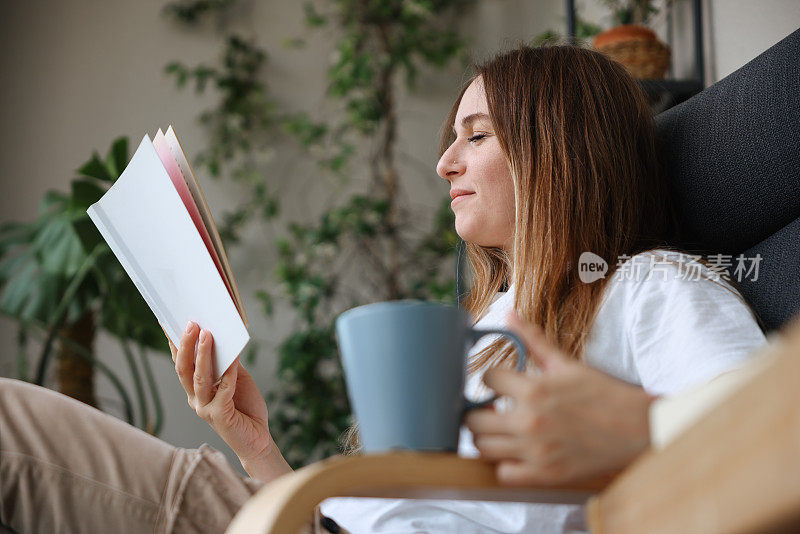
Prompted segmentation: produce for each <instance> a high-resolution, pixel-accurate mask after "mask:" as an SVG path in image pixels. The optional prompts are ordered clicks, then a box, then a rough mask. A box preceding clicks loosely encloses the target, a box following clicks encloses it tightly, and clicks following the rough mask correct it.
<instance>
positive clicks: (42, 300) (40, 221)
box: [0, 138, 167, 434]
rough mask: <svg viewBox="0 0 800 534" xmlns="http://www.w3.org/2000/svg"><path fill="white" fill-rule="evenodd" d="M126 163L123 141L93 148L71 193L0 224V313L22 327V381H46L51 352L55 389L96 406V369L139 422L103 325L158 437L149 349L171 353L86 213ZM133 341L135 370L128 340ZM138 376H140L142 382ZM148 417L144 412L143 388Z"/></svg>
mask: <svg viewBox="0 0 800 534" xmlns="http://www.w3.org/2000/svg"><path fill="white" fill-rule="evenodd" d="M127 163H128V140H127V139H126V138H119V139H117V140H116V141H115V142H114V143H113V144H112V146H111V149H110V150H109V152H108V156H107V157H106V159H105V160H103V159H101V158H100V157H99V156H98V155H97V154H96V153H95V154H94V155H93V156H92V158H91V159H90V160H89V161H88V162H86V163H85V164H84V165H83V166H81V167H80V169H78V171H77V172H78V174H79V175H80V176H79V177H78V178H76V179H74V180H73V181H72V183H71V188H70V192H69V193H64V192H61V191H49V192H47V193H46V194H45V195H44V198H43V199H42V201H41V204H40V210H39V215H38V217H37V218H36V219H35V220H33V221H32V222H8V223H5V224H3V225H2V226H0V313H3V314H4V315H7V316H9V317H11V318H12V319H14V320H15V321H17V323H18V325H19V338H18V339H19V342H20V345H21V346H20V351H19V360H18V365H19V373H18V375H19V378H21V379H23V380H30V381H33V382H35V383H36V384H39V385H44V382H45V378H46V374H47V371H48V369H49V367H50V364H51V363H52V361H53V355H54V354H55V361H56V369H55V379H56V380H55V381H56V386H57V389H58V390H60V391H61V392H63V393H65V394H67V395H69V396H71V397H73V398H76V399H78V400H81V401H83V402H86V403H87V404H90V405H93V406H96V405H97V399H96V397H95V391H94V371H95V370H97V371H99V372H101V373H102V374H104V375H105V376H107V377H108V378H109V380H110V381H111V383H112V384H113V385H114V387H115V388H116V389H117V391H118V393H119V395H120V398H121V400H122V403H123V406H124V415H125V418H126V419H127V420H128V422H129V423H131V424H135V417H134V410H133V405H132V403H131V395H129V394H128V392H127V391H126V389H125V387H124V386H123V385H122V381H121V380H120V379H119V377H118V375H117V374H116V373H115V372H114V371H113V370H112V369H110V368H108V367H107V366H106V365H104V364H103V363H102V362H101V361H100V360H98V359H97V358H96V357H95V355H94V351H93V341H94V339H95V335H96V332H97V330H98V329H100V328H102V329H104V330H106V331H107V332H109V333H111V334H112V335H114V336H116V337H117V338H118V339H119V341H120V343H121V345H122V348H123V352H124V354H125V357H126V360H127V363H128V367H129V370H130V373H131V378H132V381H133V384H134V389H135V395H136V399H137V400H138V412H139V422H140V426H141V427H142V428H143V429H145V430H147V431H149V432H151V433H153V434H157V433H158V432H159V430H160V428H161V422H162V409H161V402H160V399H159V396H158V392H157V390H156V387H155V382H154V379H153V375H152V372H151V370H150V366H149V362H148V360H147V355H146V354H145V351H144V349H145V348H153V349H157V350H159V351H162V352H164V353H166V352H167V347H166V342H165V340H164V335H163V333H162V331H161V329H160V327H159V325H158V322H157V320H156V319H155V317H154V316H153V314H152V313H151V312H150V309H149V308H148V307H147V304H146V303H145V302H144V300H143V299H142V297H141V296H140V295H139V292H138V291H137V290H136V287H135V286H134V285H133V283H132V282H131V280H130V278H129V277H128V275H127V274H126V273H125V271H124V270H123V268H122V266H121V265H120V264H119V262H118V261H117V259H116V257H115V256H114V254H113V253H112V252H111V249H110V248H109V247H108V245H107V244H106V243H105V241H104V240H103V239H102V237H101V235H100V233H99V232H98V231H97V229H96V228H95V226H94V224H93V223H92V221H91V220H90V219H89V216H88V215H87V213H86V210H87V208H88V207H89V206H90V205H91V204H92V203H94V202H96V201H97V200H98V199H99V198H100V197H101V196H102V195H103V194H104V193H105V191H106V190H107V188H108V187H109V186H110V185H111V184H112V183H113V182H114V181H115V180H116V179H117V178H118V177H119V174H120V173H121V172H122V170H123V169H124V168H125V166H126V165H127ZM32 333H33V334H40V335H41V337H42V341H43V348H42V351H41V354H40V356H39V358H38V361H37V362H36V368H35V371H34V372H33V373H32V375H31V374H30V373H28V369H27V354H26V352H27V351H26V346H27V340H28V338H29V336H30V335H31V334H32ZM132 344H133V345H136V346H137V347H138V356H139V358H138V359H139V363H140V365H141V367H142V369H143V373H142V372H140V371H139V368H138V366H137V363H136V359H137V358H136V356H135V355H134V351H133V348H132V347H131V345H132ZM142 374H144V377H145V379H144V380H143V379H142ZM145 382H146V383H147V386H148V388H149V397H150V398H151V400H152V404H153V412H154V413H153V415H152V416H151V414H150V409H149V408H148V394H147V393H145Z"/></svg>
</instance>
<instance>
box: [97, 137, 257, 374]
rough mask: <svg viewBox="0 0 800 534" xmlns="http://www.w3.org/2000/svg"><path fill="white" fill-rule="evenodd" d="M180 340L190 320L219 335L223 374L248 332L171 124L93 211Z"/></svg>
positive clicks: (218, 365)
mask: <svg viewBox="0 0 800 534" xmlns="http://www.w3.org/2000/svg"><path fill="white" fill-rule="evenodd" d="M87 213H88V214H89V217H90V218H91V219H92V221H93V222H94V224H95V225H96V226H97V229H98V230H100V233H101V234H102V236H103V239H105V240H106V242H107V243H108V245H109V247H111V250H112V251H113V252H114V254H115V255H116V256H117V259H119V261H120V263H121V264H122V266H123V268H124V269H125V271H126V272H127V273H128V276H130V278H131V280H132V281H133V283H134V284H135V285H136V288H137V289H138V290H139V292H140V293H141V294H142V297H144V299H145V301H146V302H147V304H148V306H150V309H151V310H152V311H153V313H154V314H155V316H156V317H157V318H158V321H159V322H160V323H161V325H162V326H163V327H164V330H165V331H166V333H167V335H168V336H169V338H170V340H171V341H172V343H173V344H175V346H178V344H179V342H180V338H181V335H182V334H183V330H184V328H185V327H186V324H187V323H188V322H189V321H190V320H192V321H194V322H196V323H197V324H199V325H200V328H205V329H207V330H209V331H210V332H211V334H212V335H213V336H214V367H215V368H214V372H215V379H219V377H221V376H222V374H223V373H224V372H225V370H226V369H227V368H228V367H229V366H230V364H231V363H233V361H234V360H235V359H236V357H237V356H238V355H239V354H240V353H241V352H242V350H243V349H244V347H245V346H246V345H247V342H248V341H249V340H250V335H249V334H248V332H247V325H248V322H247V315H246V314H245V311H244V306H243V305H242V299H241V297H240V295H239V290H238V288H237V287H236V280H234V278H233V273H232V272H231V268H230V265H229V264H228V258H227V256H226V255H225V250H224V248H223V247H222V241H221V240H220V237H219V232H218V231H217V228H216V225H215V224H214V220H213V218H212V217H211V212H210V210H209V209H208V204H207V203H206V199H205V197H204V196H203V192H202V190H201V189H200V184H198V182H197V179H196V178H195V176H194V172H193V171H192V167H191V166H190V165H189V161H188V160H187V159H186V155H185V154H184V152H183V149H182V148H181V144H180V142H179V141H178V137H177V136H176V135H175V132H174V131H173V130H172V127H171V126H170V127H169V129H168V130H167V132H166V133H163V132H162V131H161V130H159V131H158V133H157V134H156V136H155V137H154V138H153V140H152V141H150V138H149V137H148V136H147V135H145V136H144V138H143V139H142V142H141V143H140V144H139V148H138V149H137V150H136V153H135V154H134V155H133V158H131V161H130V163H129V164H128V166H127V167H126V168H125V170H124V171H123V172H122V174H121V175H120V177H119V179H117V181H116V182H115V183H114V185H112V186H111V188H109V190H108V191H107V192H106V193H105V194H104V195H103V197H102V198H101V199H100V200H98V201H97V202H95V203H94V204H92V205H91V206H90V207H89V209H88V210H87Z"/></svg>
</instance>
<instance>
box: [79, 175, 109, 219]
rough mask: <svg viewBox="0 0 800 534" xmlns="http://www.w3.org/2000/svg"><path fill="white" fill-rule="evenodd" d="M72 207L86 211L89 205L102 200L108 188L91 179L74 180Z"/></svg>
mask: <svg viewBox="0 0 800 534" xmlns="http://www.w3.org/2000/svg"><path fill="white" fill-rule="evenodd" d="M71 186H72V198H71V205H72V207H74V208H76V209H79V210H81V211H86V210H87V209H89V206H91V205H92V204H94V203H95V202H97V201H98V200H100V197H102V196H103V195H104V194H105V192H106V190H105V189H103V188H102V187H100V186H98V185H97V184H96V183H95V182H93V181H91V180H73V181H72V184H71Z"/></svg>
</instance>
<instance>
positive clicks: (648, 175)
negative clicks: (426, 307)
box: [345, 44, 755, 451]
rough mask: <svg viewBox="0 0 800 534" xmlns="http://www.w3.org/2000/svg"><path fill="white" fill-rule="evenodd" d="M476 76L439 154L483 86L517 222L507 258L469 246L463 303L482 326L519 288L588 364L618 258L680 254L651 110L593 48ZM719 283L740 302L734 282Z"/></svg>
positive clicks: (504, 352)
mask: <svg viewBox="0 0 800 534" xmlns="http://www.w3.org/2000/svg"><path fill="white" fill-rule="evenodd" d="M474 71H475V74H474V76H473V77H472V78H471V79H470V80H468V81H467V83H466V84H465V85H464V87H463V88H462V90H461V93H460V95H459V96H458V98H457V99H456V101H455V103H454V104H453V107H452V109H451V110H450V113H449V115H448V117H447V119H446V120H445V123H444V128H443V131H442V137H441V147H440V151H441V153H444V151H445V150H446V149H447V147H448V146H449V145H450V144H451V143H452V142H453V135H454V134H453V132H452V125H453V123H454V121H455V117H456V113H457V111H458V107H459V104H460V102H461V98H462V97H463V95H464V92H465V91H466V88H467V87H468V86H469V84H470V83H471V82H472V81H474V80H475V78H477V77H480V78H482V81H483V87H484V89H485V92H486V99H487V102H488V107H489V116H490V119H491V122H492V125H493V127H494V131H495V135H496V136H497V139H498V141H499V143H500V146H501V148H502V150H503V152H504V154H505V156H506V159H507V161H508V164H509V168H510V170H511V175H512V179H513V181H514V193H515V210H516V224H515V231H514V243H513V251H512V252H511V253H510V254H509V253H507V252H506V251H504V250H502V249H500V248H494V247H483V246H480V245H477V244H475V243H467V253H468V261H469V264H470V267H471V271H472V274H473V284H472V287H471V288H470V290H469V292H468V293H467V295H466V297H465V298H464V300H463V306H464V307H465V309H466V310H467V311H468V312H470V314H471V315H472V316H473V318H476V319H477V318H479V317H481V316H482V315H483V314H484V313H485V312H486V310H487V309H488V307H489V305H490V304H491V303H492V301H493V300H494V298H495V296H496V295H497V292H498V291H500V290H501V289H502V288H503V287H505V286H508V285H510V284H513V285H514V288H515V291H514V308H515V310H516V311H517V313H518V314H519V315H520V317H521V318H522V319H523V320H526V321H528V322H530V323H534V324H538V325H540V326H542V327H543V329H544V331H545V334H546V336H547V337H548V338H549V339H550V341H551V342H553V343H555V344H556V345H557V346H559V347H560V348H561V350H563V351H564V352H565V353H566V354H568V355H569V356H570V357H572V358H575V359H581V358H582V356H583V352H584V348H585V345H586V342H587V339H588V336H589V331H590V329H591V325H592V323H593V322H594V319H595V316H596V314H597V312H598V309H599V306H600V303H601V301H602V297H603V293H604V291H605V288H606V286H607V284H608V283H609V281H610V280H611V279H612V278H613V277H612V275H613V273H614V271H615V270H616V268H617V267H618V265H617V264H616V260H617V259H618V258H624V257H625V256H633V255H635V254H638V253H640V252H645V251H648V250H653V249H670V250H679V249H678V248H677V247H676V246H674V243H675V239H676V237H677V231H678V230H677V228H678V226H677V219H676V216H675V212H674V209H673V207H672V204H671V203H670V195H669V193H668V190H667V182H666V175H665V172H664V168H663V164H662V162H661V161H660V159H659V151H658V147H657V139H656V129H655V123H654V117H653V113H652V111H651V109H650V107H649V105H648V103H647V98H646V96H645V94H644V92H643V91H642V89H641V88H640V87H639V85H638V84H637V83H636V81H635V80H634V79H633V78H632V77H631V75H630V74H629V73H628V71H627V70H625V68H624V67H623V66H622V65H621V64H619V63H617V62H615V61H613V60H611V59H609V58H608V57H606V56H605V55H603V54H601V53H599V52H596V51H593V50H589V49H585V48H579V47H575V46H571V45H560V44H559V45H548V46H543V47H536V48H532V47H528V46H522V47H520V48H517V49H515V50H511V51H509V52H506V53H503V54H500V55H498V56H496V57H494V58H493V59H491V60H490V61H488V62H486V63H484V64H482V65H477V66H476V67H475V68H474ZM585 251H588V252H593V253H594V254H597V255H598V256H600V257H602V258H603V259H605V260H606V261H607V262H608V264H609V271H608V272H607V273H606V276H605V278H602V279H599V280H597V281H595V282H594V283H591V284H587V283H582V282H581V281H580V279H579V276H578V269H577V265H578V258H579V257H580V255H581V253H582V252H585ZM699 261H700V262H701V263H703V264H705V265H707V266H708V265H709V264H708V262H707V261H705V260H703V259H700V260H699ZM706 277H707V276H706ZM723 279H724V280H725V281H726V282H728V284H729V286H725V284H722V285H723V286H725V287H727V288H728V289H729V290H732V291H733V292H734V294H736V295H737V296H739V298H741V295H739V294H738V291H737V290H736V289H734V288H733V286H734V284H733V281H732V280H729V279H728V278H727V277H725V276H723ZM742 300H743V299H742ZM751 312H752V310H751ZM754 316H755V314H754ZM515 359H516V351H515V350H514V348H513V346H512V345H511V344H510V343H508V342H507V341H505V340H503V339H498V340H497V341H495V342H494V343H492V344H490V345H489V346H488V347H486V348H485V349H484V350H483V351H481V352H480V353H479V354H477V355H475V356H474V357H473V358H472V359H471V361H470V366H469V371H470V372H475V371H478V370H481V369H485V368H486V367H489V366H493V365H511V364H512V363H514V361H515ZM356 439H357V431H356V428H355V427H353V428H351V429H350V430H349V431H348V433H347V435H346V438H345V442H346V443H348V444H349V445H350V451H353V450H354V448H355V447H353V446H354V445H355V444H356Z"/></svg>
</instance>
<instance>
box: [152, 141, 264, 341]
mask: <svg viewBox="0 0 800 534" xmlns="http://www.w3.org/2000/svg"><path fill="white" fill-rule="evenodd" d="M164 137H165V139H166V141H167V144H168V145H169V148H170V150H171V151H172V155H173V157H174V158H175V161H176V162H177V164H178V168H179V169H180V170H181V174H182V176H183V178H184V180H185V182H186V185H187V186H188V188H189V192H190V193H191V195H192V198H194V202H195V205H196V206H197V207H198V211H199V212H200V216H201V217H202V218H203V221H204V226H205V227H206V229H207V230H208V231H209V232H210V235H211V241H212V243H213V244H214V247H215V250H216V251H217V253H218V254H219V256H220V260H221V262H222V268H223V270H224V272H225V274H226V275H227V278H228V280H229V281H230V282H231V287H232V289H233V296H234V303H235V304H236V307H237V309H238V310H239V314H240V315H241V316H242V320H243V321H244V324H245V326H249V322H248V320H247V312H246V311H245V309H244V303H243V302H242V298H241V296H240V294H239V288H238V287H237V285H236V277H235V276H234V274H233V270H232V269H231V267H230V263H229V262H228V256H227V254H225V247H224V246H223V245H222V239H221V238H220V236H219V232H218V231H217V225H216V224H215V223H214V217H213V215H212V214H211V209H210V208H209V207H208V202H206V198H205V195H204V194H203V190H202V188H201V187H200V183H199V182H198V181H197V178H196V177H195V175H194V171H193V170H192V165H191V164H190V163H189V159H188V158H187V157H186V154H185V153H184V151H183V147H182V145H181V142H180V140H179V139H178V136H177V134H176V133H175V130H174V129H173V127H172V126H171V125H170V126H169V128H167V132H166V133H165V134H164Z"/></svg>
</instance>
